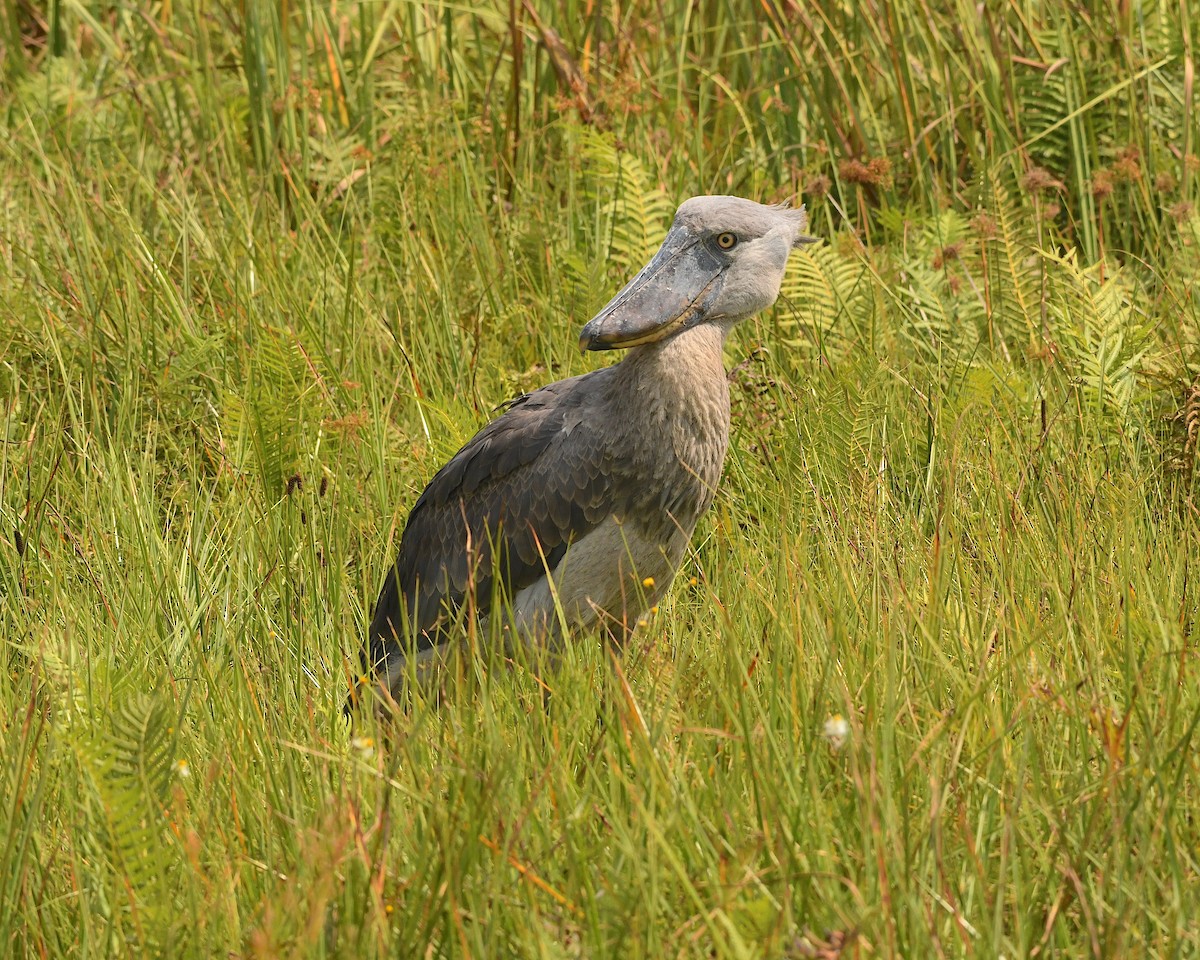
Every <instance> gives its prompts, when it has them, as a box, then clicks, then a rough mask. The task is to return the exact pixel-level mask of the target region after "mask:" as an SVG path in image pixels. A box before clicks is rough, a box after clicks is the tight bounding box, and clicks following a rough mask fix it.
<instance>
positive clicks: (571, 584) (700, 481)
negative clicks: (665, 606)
mask: <svg viewBox="0 0 1200 960" xmlns="http://www.w3.org/2000/svg"><path fill="white" fill-rule="evenodd" d="M806 227H807V216H806V213H805V209H804V207H803V206H800V207H796V208H792V207H789V206H787V205H766V204H761V203H757V202H755V201H752V200H747V199H742V198H740V197H730V196H699V197H692V198H691V199H688V200H685V201H684V202H683V203H682V204H680V206H679V207H678V209H677V211H676V213H675V217H674V220H673V222H672V225H671V227H670V229H669V231H668V232H667V234H666V237H665V239H664V240H663V243H662V246H661V247H660V248H659V250H658V252H657V253H655V255H654V256H653V258H652V259H651V260H650V262H649V263H648V264H647V265H646V266H645V267H644V268H643V269H642V270H641V271H640V272H639V273H638V274H637V275H636V276H635V277H634V278H633V279H632V280H630V281H629V282H628V283H627V284H626V285H625V286H624V287H623V288H622V289H621V290H620V291H619V292H618V293H617V294H616V296H614V297H613V298H612V300H610V301H609V302H608V304H607V305H606V306H604V307H603V309H601V310H600V312H599V313H597V314H596V315H595V317H593V318H592V319H591V320H590V321H589V322H588V323H587V324H586V325H585V326H584V327H583V330H582V333H581V335H580V338H579V347H580V349H581V350H582V351H585V352H586V351H610V350H611V351H618V350H619V351H624V356H623V358H622V359H621V360H620V362H618V363H615V364H612V365H609V366H607V367H602V368H600V369H598V370H594V371H592V372H590V373H585V374H583V375H581V376H576V377H571V378H569V379H566V380H560V381H558V382H555V383H551V384H548V385H547V386H544V387H541V388H540V389H538V390H534V391H533V392H531V393H527V394H525V395H523V396H521V397H519V398H517V399H516V400H515V401H513V402H512V403H511V404H510V405H509V407H508V409H507V410H506V411H505V412H504V413H503V414H501V415H500V416H498V417H497V418H496V419H494V420H492V421H491V422H490V423H488V424H487V425H486V426H484V427H483V428H482V429H481V430H480V431H479V432H478V433H476V434H475V436H474V437H472V438H471V439H470V440H469V441H468V442H467V443H466V444H465V445H464V446H463V447H462V449H461V450H459V451H458V453H456V454H455V455H454V456H453V457H451V459H450V460H449V462H447V463H446V465H445V466H443V467H442V468H441V469H440V470H439V471H438V472H437V474H436V475H435V476H434V477H433V479H432V480H431V481H430V482H429V484H428V486H427V487H426V488H425V490H424V492H423V493H422V494H421V496H420V497H419V498H418V499H417V501H416V503H415V504H414V506H413V507H412V510H411V512H410V513H409V516H408V522H407V523H406V525H405V527H404V532H403V534H402V535H401V539H400V548H399V551H398V554H397V556H396V560H395V563H393V564H392V566H391V567H390V568H389V569H388V571H387V573H386V575H385V577H384V581H383V586H382V589H381V590H380V593H379V599H378V601H377V602H376V604H375V608H374V615H373V618H372V622H371V625H370V629H369V632H368V637H367V642H366V644H365V645H364V651H363V652H364V668H365V669H364V672H363V674H362V675H361V679H360V681H359V683H360V684H369V683H371V682H372V680H373V681H374V683H375V684H376V689H377V692H378V693H379V694H380V696H381V697H382V698H383V699H384V700H385V701H386V700H387V698H392V702H393V703H394V702H395V701H396V700H397V699H398V698H400V696H401V695H402V694H403V693H404V691H405V690H406V689H407V688H408V684H409V682H410V681H413V680H415V681H416V683H417V684H418V685H419V686H421V687H423V688H426V689H428V687H429V685H430V682H431V678H433V677H435V676H437V675H438V672H439V670H440V668H441V667H442V666H443V665H444V663H445V661H446V658H447V655H448V654H449V653H450V652H451V651H452V650H453V649H455V647H461V646H462V644H463V643H464V640H465V637H466V632H465V631H464V629H463V623H464V619H463V618H464V617H465V616H471V617H475V618H477V622H479V623H480V624H482V625H483V626H484V627H486V626H487V625H488V624H489V622H490V621H491V619H492V618H493V617H496V616H499V617H501V618H502V619H503V635H504V636H505V638H506V639H505V645H506V646H507V647H510V648H512V649H515V645H516V644H517V643H523V644H527V645H529V646H531V647H535V648H536V647H539V646H540V647H542V648H545V649H548V650H550V651H554V650H557V649H558V648H559V647H560V645H561V643H562V642H563V641H564V639H565V638H566V637H568V636H574V635H579V634H584V633H586V632H588V631H592V630H595V631H597V632H599V633H601V634H603V635H605V636H607V637H608V638H609V639H611V640H612V641H613V642H614V643H615V644H616V646H617V647H620V646H622V645H623V644H624V643H625V642H626V641H627V639H628V637H629V635H630V633H631V632H632V630H633V629H634V628H635V627H636V624H637V621H638V620H639V619H640V618H641V617H642V616H643V615H644V614H645V612H646V611H648V610H649V609H650V608H652V607H653V606H655V605H656V604H657V603H658V602H659V600H660V598H661V597H662V596H663V594H664V593H665V592H666V590H667V588H668V587H669V586H670V584H671V581H672V579H673V578H674V576H675V573H676V571H677V570H678V568H679V566H680V564H681V563H682V561H683V559H684V556H685V554H686V552H687V548H688V544H689V543H690V541H691V537H692V533H693V531H694V529H695V527H696V523H697V521H698V520H699V518H700V517H701V515H703V513H704V512H705V511H706V510H707V509H708V508H709V506H710V505H711V504H712V502H713V498H714V496H715V494H716V492H717V485H718V482H719V481H720V478H721V472H722V468H723V465H724V461H725V455H726V451H727V449H728V446H729V427H730V403H729V383H728V376H727V374H726V371H725V367H724V360H723V356H722V354H723V348H724V343H725V340H726V337H727V336H728V335H729V333H730V331H731V330H732V329H733V328H734V327H735V326H736V325H737V324H738V323H739V322H741V321H743V320H746V319H747V318H749V317H751V316H753V315H754V314H756V313H759V312H760V311H762V310H765V309H767V308H768V307H770V306H771V305H772V304H773V303H774V302H775V300H776V298H777V297H778V295H779V290H780V286H781V284H782V282H783V276H784V271H785V269H786V267H787V263H788V257H789V255H790V253H791V252H792V251H793V250H795V249H798V248H799V247H801V246H802V245H804V244H806V243H811V242H813V241H814V240H815V239H816V238H814V237H810V236H807V235H806V234H805V229H806ZM480 635H482V636H488V635H494V634H490V633H488V632H483V633H481V634H480ZM352 698H353V697H352Z"/></svg>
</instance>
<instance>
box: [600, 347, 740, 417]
mask: <svg viewBox="0 0 1200 960" xmlns="http://www.w3.org/2000/svg"><path fill="white" fill-rule="evenodd" d="M727 332H728V331H727V330H726V329H725V328H724V327H722V326H720V325H719V324H716V323H702V324H700V325H699V326H696V327H692V328H691V329H690V330H685V331H683V333H679V334H676V335H675V336H673V337H668V338H666V339H665V340H660V341H658V342H657V343H648V344H646V345H645V346H643V347H635V348H634V349H632V350H630V351H629V355H628V356H627V357H626V358H625V359H624V360H623V361H622V362H621V372H622V374H625V376H623V377H621V379H622V380H626V381H627V385H628V386H629V387H632V388H633V389H635V390H637V391H639V392H641V391H642V390H645V389H650V390H653V391H655V392H657V393H659V394H661V399H662V400H663V402H666V403H671V402H682V403H683V404H684V405H685V406H686V405H688V403H689V401H692V402H695V401H697V400H698V401H702V402H703V401H706V400H710V399H717V398H724V406H725V408H726V410H728V406H729V385H728V380H727V378H726V374H725V362H724V360H723V358H722V351H723V348H724V346H725V336H726V333H727ZM726 419H728V417H726Z"/></svg>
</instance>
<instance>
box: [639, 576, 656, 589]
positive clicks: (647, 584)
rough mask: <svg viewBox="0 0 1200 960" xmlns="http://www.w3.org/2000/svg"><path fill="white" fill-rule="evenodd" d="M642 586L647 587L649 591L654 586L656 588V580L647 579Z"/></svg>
mask: <svg viewBox="0 0 1200 960" xmlns="http://www.w3.org/2000/svg"><path fill="white" fill-rule="evenodd" d="M642 586H643V587H645V588H646V589H647V590H649V589H650V588H651V587H652V586H654V578H653V577H647V578H646V579H645V580H643V581H642Z"/></svg>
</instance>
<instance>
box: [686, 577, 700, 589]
mask: <svg viewBox="0 0 1200 960" xmlns="http://www.w3.org/2000/svg"><path fill="white" fill-rule="evenodd" d="M699 582H700V581H699V580H697V579H696V578H695V577H689V578H688V586H689V587H694V586H696V584H698V583H699Z"/></svg>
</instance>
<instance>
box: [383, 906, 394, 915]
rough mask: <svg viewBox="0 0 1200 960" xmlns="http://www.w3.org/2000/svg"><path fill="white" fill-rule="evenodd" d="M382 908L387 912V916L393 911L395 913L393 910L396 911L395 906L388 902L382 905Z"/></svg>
mask: <svg viewBox="0 0 1200 960" xmlns="http://www.w3.org/2000/svg"><path fill="white" fill-rule="evenodd" d="M383 909H384V910H386V911H387V914H388V916H389V917H390V916H391V915H392V914H393V913H395V912H396V908H395V907H393V906H392V905H391V904H390V903H389V904H388V905H387V906H386V907H384V908H383Z"/></svg>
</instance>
